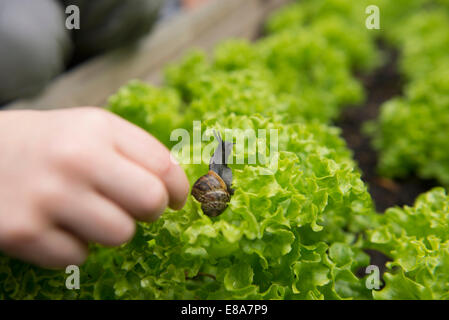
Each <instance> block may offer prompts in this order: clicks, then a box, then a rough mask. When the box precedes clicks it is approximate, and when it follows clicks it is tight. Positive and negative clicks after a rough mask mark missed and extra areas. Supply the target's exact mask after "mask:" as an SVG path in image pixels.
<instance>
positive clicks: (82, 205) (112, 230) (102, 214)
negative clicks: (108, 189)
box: [52, 190, 136, 246]
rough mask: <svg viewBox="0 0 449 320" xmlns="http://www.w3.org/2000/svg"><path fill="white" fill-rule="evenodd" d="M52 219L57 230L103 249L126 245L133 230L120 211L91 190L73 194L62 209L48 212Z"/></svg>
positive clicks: (122, 211)
mask: <svg viewBox="0 0 449 320" xmlns="http://www.w3.org/2000/svg"><path fill="white" fill-rule="evenodd" d="M52 216H53V221H55V222H56V224H57V225H58V226H61V227H62V228H64V229H65V230H68V231H70V232H72V233H73V234H75V235H76V236H77V237H79V238H80V239H82V240H84V241H86V242H89V241H93V242H97V243H100V244H103V245H106V246H117V245H120V244H122V243H125V242H127V241H129V240H130V239H131V238H132V236H133V235H134V232H135V227H136V226H135V222H134V220H133V219H132V218H131V217H130V216H129V215H128V214H127V213H126V212H125V211H124V210H123V209H122V208H120V207H119V206H118V205H116V204H115V203H113V202H112V201H110V200H109V199H106V198H105V197H103V196H102V195H100V194H98V193H97V192H96V191H95V190H86V191H83V192H80V193H74V194H73V196H71V197H69V199H66V201H65V203H64V204H63V205H61V206H60V207H55V208H53V209H52Z"/></svg>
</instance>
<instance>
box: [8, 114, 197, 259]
mask: <svg viewBox="0 0 449 320" xmlns="http://www.w3.org/2000/svg"><path fill="white" fill-rule="evenodd" d="M188 191H189V184H188V181H187V178H186V175H185V173H184V172H183V170H182V169H181V168H180V167H179V166H178V165H177V164H175V163H174V162H172V161H171V157H170V153H169V151H168V150H167V149H166V148H165V147H164V146H163V145H162V144H161V143H160V142H158V141H157V140H156V139H155V138H154V137H152V136H150V135H149V134H148V133H146V132H145V131H143V130H141V129H140V128H138V127H136V126H134V125H132V124H130V123H128V122H126V121H124V120H122V119H120V118H119V117H117V116H115V115H113V114H112V113H109V112H107V111H104V110H101V109H97V108H77V109H70V110H61V111H2V112H0V250H1V251H4V252H5V253H7V254H9V255H11V256H15V257H17V258H21V259H24V260H27V261H29V262H32V263H35V264H37V265H40V266H45V267H65V266H67V265H69V264H77V265H79V264H81V263H82V262H83V261H84V259H85V258H86V255H87V243H88V242H89V241H94V242H98V243H101V244H104V245H119V244H121V243H124V242H126V241H128V240H129V239H131V237H132V236H133V234H134V230H135V223H134V219H137V220H144V221H154V220H156V219H157V218H158V217H159V216H160V215H161V214H162V212H163V211H164V209H165V207H166V206H167V205H169V206H170V207H171V208H173V209H180V208H181V207H182V206H183V205H184V203H185V200H186V197H187V195H188Z"/></svg>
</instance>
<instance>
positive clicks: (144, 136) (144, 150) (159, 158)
mask: <svg viewBox="0 0 449 320" xmlns="http://www.w3.org/2000/svg"><path fill="white" fill-rule="evenodd" d="M111 115H112V117H111V118H112V119H113V120H112V122H113V123H114V126H115V127H116V128H117V130H114V140H115V144H116V148H117V150H118V151H119V152H120V153H121V154H122V155H124V156H125V157H127V158H128V159H130V160H131V161H134V162H135V163H137V164H138V165H140V166H142V167H143V168H145V169H147V170H149V171H151V172H152V173H153V174H155V175H157V176H158V177H159V178H160V179H161V180H162V182H163V183H164V184H165V187H166V188H167V192H168V194H169V206H170V207H171V208H172V209H176V210H179V209H181V208H182V207H183V206H184V204H185V202H186V199H187V196H188V194H189V181H188V180H187V176H186V174H185V172H184V170H183V169H182V168H181V167H180V166H179V164H177V163H175V161H174V159H173V157H172V156H171V154H170V151H169V150H168V149H167V148H166V147H165V146H164V145H163V144H162V143H161V142H159V141H158V140H157V139H156V138H154V137H153V136H152V135H150V134H149V133H147V132H146V131H145V130H143V129H141V128H139V127H137V126H136V125H134V124H132V123H129V122H127V121H126V120H124V119H121V118H119V117H118V116H115V115H114V114H112V113H111Z"/></svg>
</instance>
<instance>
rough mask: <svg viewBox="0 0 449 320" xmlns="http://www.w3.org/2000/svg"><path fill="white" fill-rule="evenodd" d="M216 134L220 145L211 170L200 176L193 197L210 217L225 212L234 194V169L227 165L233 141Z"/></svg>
mask: <svg viewBox="0 0 449 320" xmlns="http://www.w3.org/2000/svg"><path fill="white" fill-rule="evenodd" d="M214 135H215V138H216V139H217V141H218V146H217V149H216V150H215V152H214V154H213V155H212V158H211V160H210V162H209V172H208V173H207V174H205V175H204V176H202V177H200V178H199V179H198V180H197V181H196V182H195V183H194V184H193V187H192V195H193V197H194V198H195V199H196V200H197V201H199V202H200V203H201V209H202V210H203V212H204V214H206V215H208V216H209V217H216V216H218V215H220V214H221V213H223V211H225V210H226V208H227V207H228V203H229V201H231V196H232V195H233V194H234V189H232V188H231V184H232V170H231V168H229V167H228V165H227V159H228V157H229V156H230V154H231V152H232V147H233V143H232V142H225V141H223V140H222V139H221V136H220V134H217V133H216V132H214Z"/></svg>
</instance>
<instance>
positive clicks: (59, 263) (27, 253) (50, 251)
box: [7, 228, 88, 268]
mask: <svg viewBox="0 0 449 320" xmlns="http://www.w3.org/2000/svg"><path fill="white" fill-rule="evenodd" d="M8 251H9V252H7V253H9V254H11V255H12V256H14V257H16V258H19V259H21V260H25V261H28V262H31V263H33V264H36V265H38V266H40V267H44V268H65V267H67V266H69V265H77V266H80V265H81V264H82V263H83V262H84V260H85V259H86V257H87V253H88V250H87V244H86V243H85V242H82V241H80V240H79V239H77V238H76V237H74V236H73V235H71V234H69V233H68V232H65V231H63V230H60V229H56V228H52V229H49V230H46V231H45V232H43V233H42V234H40V235H39V236H38V237H30V238H23V239H21V240H20V241H15V244H14V246H12V247H10V248H9V249H8Z"/></svg>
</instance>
